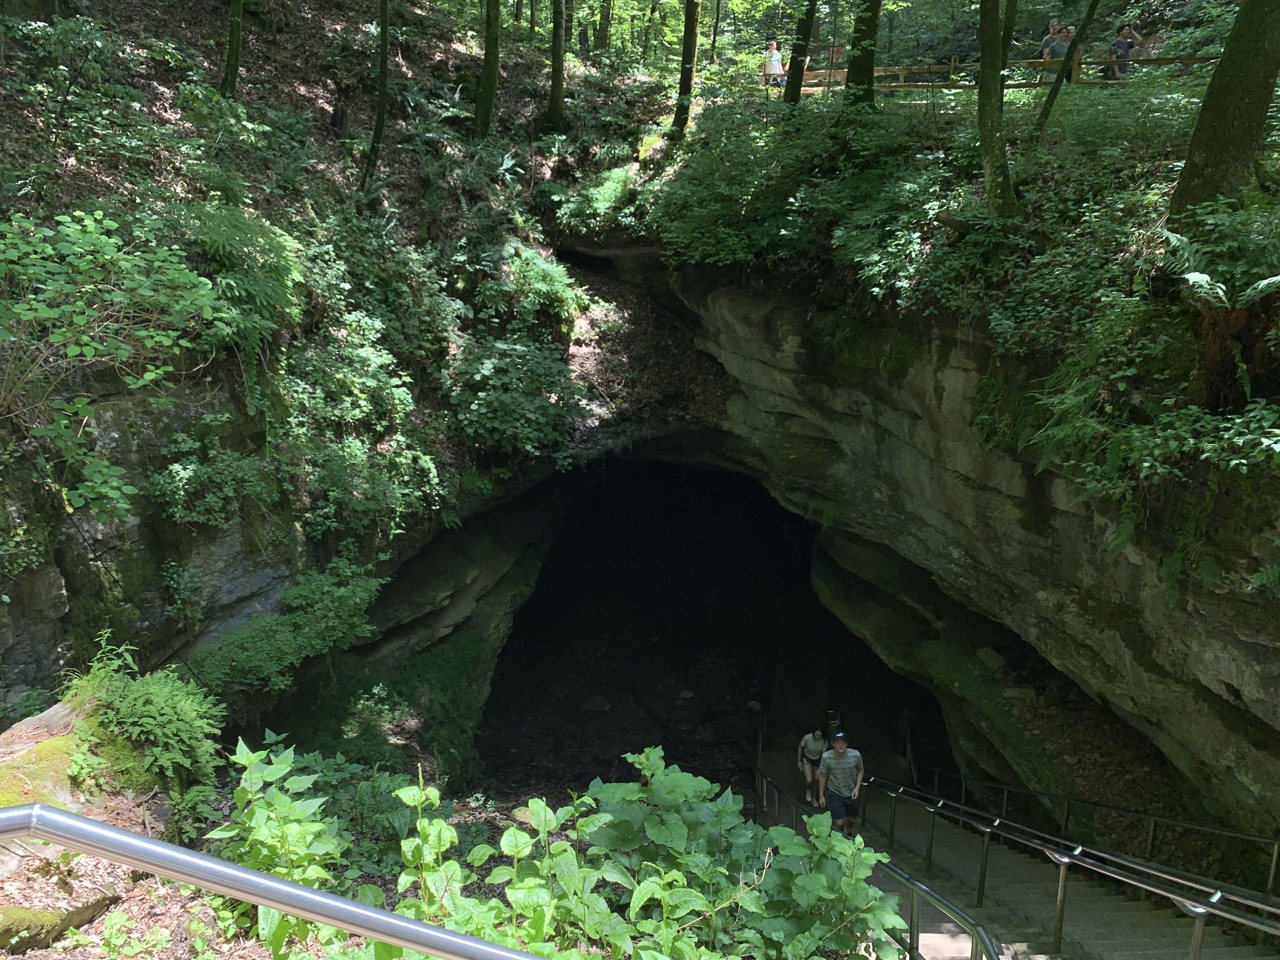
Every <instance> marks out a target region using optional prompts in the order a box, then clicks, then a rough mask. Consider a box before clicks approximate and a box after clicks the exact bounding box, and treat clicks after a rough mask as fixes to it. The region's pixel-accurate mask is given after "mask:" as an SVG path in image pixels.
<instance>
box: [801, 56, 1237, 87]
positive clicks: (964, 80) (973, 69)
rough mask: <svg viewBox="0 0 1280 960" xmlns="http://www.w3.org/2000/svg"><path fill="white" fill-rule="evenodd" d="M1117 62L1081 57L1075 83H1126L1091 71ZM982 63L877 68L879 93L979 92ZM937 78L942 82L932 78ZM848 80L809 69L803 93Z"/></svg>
mask: <svg viewBox="0 0 1280 960" xmlns="http://www.w3.org/2000/svg"><path fill="white" fill-rule="evenodd" d="M1217 61H1218V58H1217V57H1134V58H1132V59H1130V60H1127V61H1124V62H1126V63H1128V64H1129V65H1130V67H1142V66H1173V65H1178V66H1181V67H1182V68H1183V69H1184V70H1189V69H1190V68H1191V67H1192V66H1194V65H1196V64H1202V63H1216V62H1217ZM1114 62H1115V61H1112V60H1086V59H1083V58H1080V57H1077V58H1076V63H1075V67H1074V69H1073V71H1072V72H1073V74H1074V79H1073V80H1072V83H1073V84H1079V85H1081V86H1099V87H1102V86H1110V85H1112V84H1118V83H1126V82H1128V81H1126V80H1112V79H1105V78H1102V77H1100V76H1097V73H1098V71H1090V70H1089V68H1092V67H1099V68H1103V67H1109V66H1111V64H1112V63H1114ZM1063 63H1064V61H1063V60H1010V61H1009V69H1011V70H1012V69H1015V68H1023V69H1026V70H1029V71H1032V72H1034V73H1042V72H1043V71H1046V70H1055V71H1056V70H1060V69H1061V68H1062V65H1063ZM1090 72H1093V73H1094V74H1095V75H1094V76H1093V77H1091V78H1089V79H1086V75H1087V74H1088V73H1090ZM977 73H978V64H977V63H970V62H967V61H961V60H960V59H959V58H958V57H953V58H952V59H951V62H950V63H926V64H916V65H914V66H901V67H876V68H875V76H876V89H877V90H885V91H891V90H976V89H977V87H978V84H977ZM909 77H910V78H918V77H926V78H930V79H925V80H919V79H908V78H909ZM933 77H937V78H938V79H936V80H935V79H931V78H933ZM844 80H845V70H843V69H827V70H806V71H805V74H804V86H803V87H802V88H801V92H803V93H806V94H812V93H822V92H823V91H826V90H839V89H843V87H844ZM1052 83H1053V79H1052V78H1049V79H1044V78H1043V77H1037V78H1036V79H1034V80H1014V81H1011V82H1009V83H1006V84H1005V89H1006V90H1009V89H1015V90H1016V89H1029V88H1032V87H1047V86H1049V85H1051V84H1052Z"/></svg>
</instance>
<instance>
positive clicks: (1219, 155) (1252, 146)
mask: <svg viewBox="0 0 1280 960" xmlns="http://www.w3.org/2000/svg"><path fill="white" fill-rule="evenodd" d="M1278 76H1280V3H1277V2H1276V0H1240V9H1239V12H1237V13H1236V20H1235V23H1233V24H1232V25H1231V32H1230V33H1228V34H1227V42H1226V44H1225V45H1224V46H1223V48H1222V59H1221V60H1219V61H1218V66H1217V69H1215V70H1214V71H1213V78H1212V79H1211V80H1210V81H1209V89H1208V90H1206V91H1205V95H1204V102H1203V103H1202V104H1201V105H1200V115H1199V117H1198V118H1197V120H1196V129H1195V132H1194V133H1192V134H1191V144H1190V146H1188V148H1187V162H1186V163H1185V164H1184V165H1183V167H1182V173H1181V175H1180V176H1179V177H1178V186H1177V187H1176V188H1175V189H1174V191H1173V199H1172V200H1171V201H1170V204H1169V212H1170V213H1171V214H1173V216H1175V217H1176V216H1180V215H1181V214H1183V213H1185V212H1186V210H1187V208H1188V207H1193V206H1195V205H1196V204H1199V203H1208V202H1209V201H1210V200H1213V199H1214V198H1216V197H1224V196H1232V195H1234V194H1236V193H1239V192H1240V190H1242V189H1243V188H1244V187H1245V186H1246V185H1247V184H1248V183H1249V181H1250V179H1251V178H1252V176H1253V171H1254V164H1255V163H1256V161H1257V158H1258V151H1259V149H1260V148H1261V146H1262V138H1263V134H1264V132H1265V130H1266V123H1267V110H1268V109H1269V108H1270V106H1271V97H1272V95H1273V94H1274V92H1275V88H1276V78H1277V77H1278Z"/></svg>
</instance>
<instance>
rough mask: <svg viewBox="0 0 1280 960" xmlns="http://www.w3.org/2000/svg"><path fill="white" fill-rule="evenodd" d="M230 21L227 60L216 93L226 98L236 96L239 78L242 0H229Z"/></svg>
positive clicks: (242, 15)
mask: <svg viewBox="0 0 1280 960" xmlns="http://www.w3.org/2000/svg"><path fill="white" fill-rule="evenodd" d="M228 12H229V14H230V23H229V25H228V30H227V62H226V65H225V66H224V67H223V68H222V83H221V84H219V86H218V93H220V94H222V96H223V97H225V98H226V99H228V100H234V99H235V98H236V84H237V83H238V82H239V80H240V33H241V30H242V29H243V28H244V0H231V9H230V10H229V11H228Z"/></svg>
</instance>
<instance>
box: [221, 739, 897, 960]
mask: <svg viewBox="0 0 1280 960" xmlns="http://www.w3.org/2000/svg"><path fill="white" fill-rule="evenodd" d="M627 759H628V760H630V761H631V762H632V764H633V765H634V766H635V767H636V768H637V770H638V771H639V773H640V776H641V779H640V780H639V782H634V783H621V784H604V783H601V782H600V781H599V780H597V781H595V782H594V783H593V784H592V785H591V787H590V789H589V790H588V792H587V794H586V795H585V796H583V797H581V798H578V799H577V800H575V801H574V802H573V803H571V804H569V805H566V806H563V807H560V808H558V809H557V808H553V807H551V806H550V805H548V804H547V803H546V801H544V800H542V799H537V798H535V799H532V800H530V801H529V803H528V805H527V806H526V807H523V808H521V809H519V810H517V811H515V812H514V817H515V819H516V821H517V822H516V823H513V824H512V825H510V826H508V827H506V829H505V830H503V831H502V833H501V835H500V836H498V837H495V838H494V839H495V840H496V844H497V845H496V846H493V845H491V844H489V843H479V844H477V845H475V846H472V847H470V849H460V848H459V834H458V831H457V830H456V828H455V827H454V826H453V825H452V824H451V823H449V822H448V820H447V819H446V817H445V816H444V815H443V813H444V811H442V809H441V798H440V793H439V791H438V790H437V789H436V788H435V787H431V786H425V785H423V784H422V783H419V784H417V785H413V784H410V785H406V786H402V787H400V788H398V789H396V790H395V792H394V795H395V796H396V797H397V798H398V799H399V800H400V801H401V802H402V803H404V804H405V805H406V807H407V808H408V809H409V810H410V811H411V817H410V820H409V823H408V824H407V830H406V832H405V836H404V839H403V841H402V842H401V856H402V861H403V867H402V869H401V872H400V876H399V880H398V882H397V884H396V888H395V889H396V892H397V895H398V896H397V897H396V898H395V900H394V901H393V904H394V907H395V910H396V912H397V913H400V914H402V915H404V916H407V917H411V918H413V919H416V920H421V921H425V922H428V923H433V924H437V925H441V926H444V927H446V928H448V929H451V930H454V931H457V932H459V933H465V934H468V935H471V936H475V937H479V938H482V939H484V940H488V941H490V942H493V943H498V944H501V945H503V946H508V947H513V948H518V949H522V950H525V951H528V952H530V953H533V954H534V955H540V956H553V955H555V956H559V955H564V956H569V957H579V958H584V960H585V958H588V957H593V956H608V957H613V958H620V957H636V958H641V960H659V958H672V960H713V958H718V957H724V956H752V957H758V958H761V960H808V958H810V957H813V956H815V955H820V954H824V953H827V952H832V953H837V954H840V955H846V954H849V955H853V954H856V955H860V956H875V957H878V958H881V960H890V958H893V960H898V958H899V957H900V956H901V954H900V951H899V949H898V947H897V946H896V945H895V944H894V943H893V942H892V940H891V939H890V937H889V932H890V931H892V930H895V929H901V928H902V927H903V926H904V923H903V921H902V919H901V918H900V917H899V916H898V914H897V904H896V900H895V898H892V897H886V896H885V895H884V894H883V893H881V892H880V891H879V890H877V889H876V888H875V887H873V886H871V885H870V884H869V883H868V882H867V881H868V878H869V877H870V875H871V871H872V869H873V868H874V866H875V864H876V863H879V862H882V861H884V860H885V859H886V858H885V857H884V856H883V855H881V854H877V853H875V852H873V851H871V850H869V849H867V848H866V847H865V846H864V845H863V843H862V841H861V839H853V840H851V839H849V838H847V837H845V836H843V835H842V834H836V833H832V831H831V819H830V815H829V814H825V813H824V814H820V815H817V816H814V817H809V818H806V819H807V826H808V831H809V836H808V837H807V838H806V837H803V836H801V835H799V834H797V833H796V832H795V831H793V830H791V829H790V828H788V827H781V826H779V827H773V828H771V829H768V830H766V829H764V828H763V827H760V826H758V825H757V824H754V823H750V822H748V821H746V820H744V819H743V817H742V800H741V799H740V798H739V797H736V796H734V795H733V793H732V792H731V791H728V790H725V791H721V790H720V788H719V787H718V786H717V785H715V784H712V783H710V782H708V781H707V780H705V779H703V778H701V777H697V776H694V775H692V774H689V773H685V772H684V771H682V770H680V768H679V767H668V766H667V765H666V763H665V760H664V758H663V753H662V750H661V748H657V747H654V748H649V749H647V750H645V751H644V752H643V753H640V754H628V755H627ZM236 762H237V763H240V764H242V765H244V766H245V767H246V772H245V774H244V776H243V777H242V780H241V787H240V788H239V789H238V790H237V811H236V813H235V815H234V817H233V821H232V823H230V824H228V825H227V826H226V827H222V828H219V830H217V831H215V833H214V834H213V835H211V836H212V837H213V838H215V839H218V840H227V841H229V842H230V844H231V845H232V846H229V847H227V848H225V850H226V852H227V853H228V854H239V855H240V856H242V857H244V858H245V859H246V860H247V861H248V862H250V863H251V864H253V863H258V862H261V863H263V864H264V866H265V867H266V868H267V869H270V870H272V871H273V872H276V873H281V872H282V870H283V871H287V873H288V875H291V876H294V877H295V878H300V879H301V880H302V882H305V883H309V884H313V885H317V886H326V887H329V888H330V889H341V888H342V887H343V886H344V885H346V884H348V883H350V882H351V881H352V880H354V879H355V878H354V877H351V876H349V875H340V874H339V871H340V870H341V869H342V867H343V866H345V863H346V860H345V854H346V851H347V849H348V846H347V842H346V840H347V837H346V835H345V834H344V832H343V831H344V828H343V826H342V824H341V823H340V822H339V821H338V820H336V819H334V818H333V817H331V816H329V815H327V814H322V809H323V807H324V804H325V799H323V798H319V797H312V798H309V799H305V800H304V799H301V794H300V791H302V790H305V789H307V788H309V787H311V786H312V785H313V784H315V782H316V781H315V779H314V777H313V776H312V775H306V776H301V777H297V776H294V777H291V776H290V773H291V772H292V770H293V767H294V764H295V759H294V756H293V754H292V753H291V752H288V751H286V752H284V753H279V752H277V753H276V754H275V755H274V756H272V757H270V758H268V757H267V755H266V753H265V752H263V753H251V752H249V751H247V750H245V749H244V748H243V746H242V748H241V749H240V750H239V751H238V752H237V757H236ZM276 784H280V786H276ZM495 891H496V892H495ZM359 895H360V898H361V899H362V900H365V901H366V902H370V903H373V904H375V905H378V906H381V905H383V904H384V903H385V896H386V895H385V893H384V891H383V890H382V889H381V888H379V887H375V886H373V885H365V886H362V887H361V888H360V893H359ZM282 924H283V925H284V930H283V931H282V928H281V925H282ZM257 933H258V936H260V937H261V938H262V939H263V940H264V941H265V942H267V943H268V944H269V946H270V947H271V949H272V953H273V955H274V956H275V957H277V958H281V957H284V956H286V955H288V953H289V951H290V950H291V949H292V942H293V940H294V939H296V940H300V941H305V940H306V939H307V938H310V937H318V938H319V939H320V940H321V941H322V942H324V943H326V944H327V949H328V953H329V955H330V956H344V957H360V958H366V957H368V958H374V957H376V958H379V960H386V958H394V957H399V956H403V955H404V954H405V951H404V950H403V949H401V948H398V947H391V946H387V945H385V944H362V945H355V944H351V943H349V942H346V938H345V936H344V935H342V934H340V933H338V932H337V931H334V930H331V929H325V928H319V927H317V926H316V925H314V924H309V923H301V922H299V921H295V920H290V919H287V918H285V919H282V918H280V917H279V915H278V914H274V913H268V914H266V915H265V916H264V914H263V911H259V915H258V923H257Z"/></svg>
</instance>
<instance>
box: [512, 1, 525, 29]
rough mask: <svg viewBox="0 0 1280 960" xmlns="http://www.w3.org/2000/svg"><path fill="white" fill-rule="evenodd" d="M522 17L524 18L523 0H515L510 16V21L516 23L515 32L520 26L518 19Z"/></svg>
mask: <svg viewBox="0 0 1280 960" xmlns="http://www.w3.org/2000/svg"><path fill="white" fill-rule="evenodd" d="M523 19H524V0H516V9H515V12H514V14H513V15H512V17H511V22H512V23H514V24H515V25H516V27H517V32H518V28H519V26H520V21H521V20H523Z"/></svg>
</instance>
